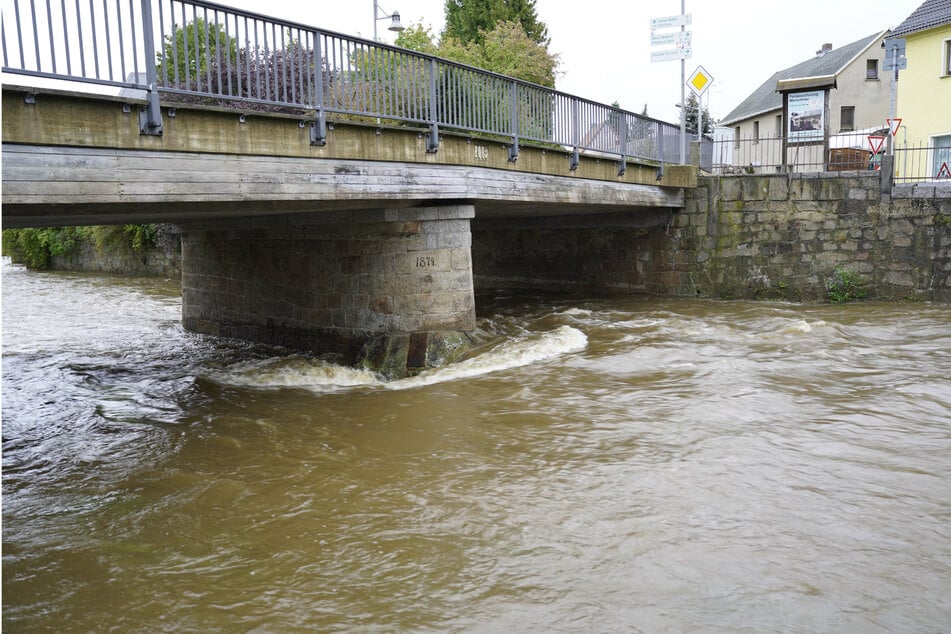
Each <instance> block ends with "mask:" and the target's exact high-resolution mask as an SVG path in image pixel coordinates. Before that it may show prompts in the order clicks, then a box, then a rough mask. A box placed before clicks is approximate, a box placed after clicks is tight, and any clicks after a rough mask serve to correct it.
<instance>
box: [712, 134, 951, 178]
mask: <svg viewBox="0 0 951 634" xmlns="http://www.w3.org/2000/svg"><path fill="white" fill-rule="evenodd" d="M887 133H888V131H887V129H886V130H883V131H881V134H880V136H884V135H886V134H887ZM868 136H869V133H868V131H857V132H846V133H840V134H836V135H832V136H830V137H829V141H828V145H829V147H828V148H827V147H826V145H825V143H813V144H801V143H785V139H784V138H783V137H781V136H778V137H777V136H774V137H761V138H758V139H753V138H743V139H735V138H733V137H732V136H727V137H715V138H714V139H713V140H712V141H708V140H704V142H703V145H704V150H703V156H706V155H707V152H709V153H710V155H712V161H711V162H710V167H707V164H706V163H704V164H703V165H702V167H703V168H704V169H706V170H708V171H712V172H714V173H717V174H785V173H790V172H793V173H799V172H804V173H814V172H826V171H829V172H837V171H854V170H858V171H861V170H869V171H874V170H878V169H880V166H881V157H882V153H884V152H885V151H887V150H888V146H887V144H886V143H884V142H883V145H882V151H881V152H878V153H874V154H873V153H872V151H871V148H870V147H869V141H868ZM707 145H709V146H710V149H709V150H707V149H706V147H705V146H707ZM784 147H785V149H786V152H785V160H784V157H783V148H784ZM893 153H894V155H895V161H894V165H895V174H894V180H895V182H923V181H948V182H951V174H949V173H948V170H944V171H943V170H942V167H943V166H944V165H945V164H947V165H948V166H951V148H948V147H936V146H934V145H927V144H921V145H909V144H907V143H901V142H899V143H896V144H895V148H894V150H893Z"/></svg>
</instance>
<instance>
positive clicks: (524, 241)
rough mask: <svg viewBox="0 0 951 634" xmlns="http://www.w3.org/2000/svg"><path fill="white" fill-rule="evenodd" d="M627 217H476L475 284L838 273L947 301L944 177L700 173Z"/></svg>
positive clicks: (560, 284) (621, 288)
mask: <svg viewBox="0 0 951 634" xmlns="http://www.w3.org/2000/svg"><path fill="white" fill-rule="evenodd" d="M886 190H887V184H886ZM634 217H636V214H634V215H632V216H630V217H628V218H626V219H625V218H622V217H620V216H616V217H605V218H600V219H597V220H596V221H590V222H587V223H585V222H575V221H574V220H564V221H562V220H559V219H549V220H547V221H545V222H535V221H533V220H531V219H527V220H523V221H519V222H515V221H508V222H492V223H482V222H480V221H478V220H477V221H475V222H474V223H473V271H474V274H475V281H476V286H477V288H521V289H526V288H538V289H545V290H554V291H584V292H605V293H649V294H655V295H679V296H702V297H714V298H736V299H741V298H742V299H784V300H791V301H822V300H825V299H826V298H827V296H828V289H827V281H829V280H831V279H834V278H835V276H836V275H837V271H840V272H847V273H850V274H855V275H856V276H857V279H859V280H860V281H861V282H862V289H861V290H862V292H863V293H864V294H865V296H866V297H868V298H870V299H891V300H904V299H912V300H935V301H951V185H939V186H935V185H908V186H897V187H894V188H893V189H892V191H891V192H890V193H889V192H887V191H885V192H883V186H882V179H881V175H880V173H875V172H849V173H841V172H840V173H836V174H832V173H822V174H786V175H773V176H762V175H749V176H724V177H722V178H718V177H702V178H701V179H700V182H699V186H698V187H697V189H694V190H689V189H688V190H687V197H686V203H685V208H684V210H683V211H682V212H679V213H674V214H672V215H670V216H668V217H664V216H658V215H657V212H656V211H653V212H651V211H645V212H643V215H642V216H641V217H642V218H644V219H645V222H644V224H645V225H647V226H635V225H634V223H633V221H632V218H634ZM582 220H583V219H582Z"/></svg>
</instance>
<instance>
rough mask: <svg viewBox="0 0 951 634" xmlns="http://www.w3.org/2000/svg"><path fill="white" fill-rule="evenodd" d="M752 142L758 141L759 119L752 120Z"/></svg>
mask: <svg viewBox="0 0 951 634" xmlns="http://www.w3.org/2000/svg"><path fill="white" fill-rule="evenodd" d="M753 143H759V121H754V122H753Z"/></svg>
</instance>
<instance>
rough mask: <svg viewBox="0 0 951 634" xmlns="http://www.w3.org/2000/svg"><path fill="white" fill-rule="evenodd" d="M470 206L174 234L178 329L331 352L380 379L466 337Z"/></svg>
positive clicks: (459, 348) (450, 350) (234, 224)
mask: <svg viewBox="0 0 951 634" xmlns="http://www.w3.org/2000/svg"><path fill="white" fill-rule="evenodd" d="M474 215H475V211H474V207H473V206H472V205H466V204H462V205H443V206H434V207H414V208H405V207H404V208H392V209H388V208H380V209H368V210H367V209H364V210H350V211H333V212H320V213H312V214H295V215H282V216H267V217H254V218H244V219H232V220H228V221H213V222H202V223H200V224H199V223H194V224H183V225H180V226H179V227H180V230H181V231H182V300H183V308H182V312H183V315H182V320H183V325H184V327H185V328H186V329H187V330H191V331H194V332H199V333H204V334H210V335H215V336H220V337H233V338H238V339H244V340H249V341H257V342H262V343H268V344H274V345H282V346H288V347H292V348H298V349H306V350H313V351H316V352H319V353H330V354H332V355H334V358H335V360H337V361H339V362H341V363H344V364H348V365H357V366H361V367H367V368H370V369H373V370H376V371H379V372H381V373H383V374H384V375H386V376H388V377H390V378H397V377H401V376H406V375H412V374H415V373H418V372H419V371H421V370H423V369H426V368H428V367H436V366H438V365H441V364H442V363H444V362H446V361H450V360H452V359H453V358H455V357H458V356H459V355H461V354H462V353H463V352H464V351H465V349H466V348H467V345H468V342H469V339H468V336H469V333H471V331H473V330H474V329H475V298H474V294H473V284H472V257H471V253H470V247H471V242H472V237H471V232H470V227H469V222H470V219H471V218H472V217H473V216H474Z"/></svg>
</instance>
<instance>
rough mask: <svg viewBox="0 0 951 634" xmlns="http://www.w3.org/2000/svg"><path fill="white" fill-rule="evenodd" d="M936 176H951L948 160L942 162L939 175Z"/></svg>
mask: <svg viewBox="0 0 951 634" xmlns="http://www.w3.org/2000/svg"><path fill="white" fill-rule="evenodd" d="M935 178H936V179H937V178H951V168H948V162H947V161H945V162H944V163H942V164H941V169H939V170H938V175H937V176H935Z"/></svg>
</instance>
